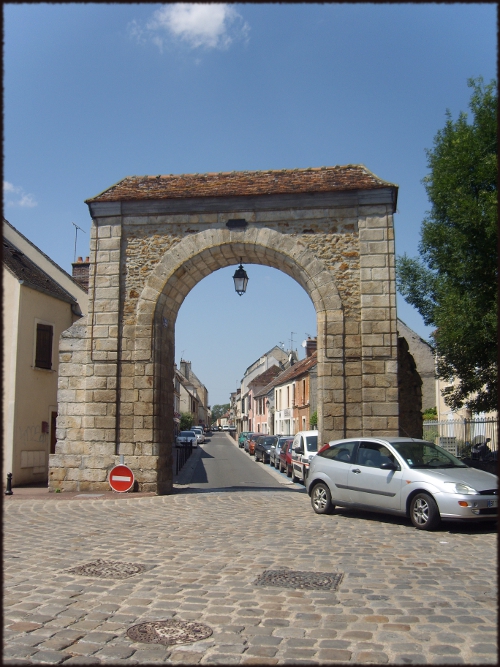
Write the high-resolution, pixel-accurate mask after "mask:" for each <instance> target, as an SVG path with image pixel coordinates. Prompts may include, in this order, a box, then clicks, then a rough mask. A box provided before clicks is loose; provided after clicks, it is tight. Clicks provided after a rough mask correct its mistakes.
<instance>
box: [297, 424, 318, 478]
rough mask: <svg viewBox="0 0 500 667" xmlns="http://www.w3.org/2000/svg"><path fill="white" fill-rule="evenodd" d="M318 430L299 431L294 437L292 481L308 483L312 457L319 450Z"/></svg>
mask: <svg viewBox="0 0 500 667" xmlns="http://www.w3.org/2000/svg"><path fill="white" fill-rule="evenodd" d="M318 436H319V432H318V431H299V432H298V433H296V434H295V435H294V437H293V445H292V482H298V481H301V482H302V483H303V484H305V483H306V477H307V473H308V472H309V464H310V462H311V459H312V458H313V457H314V456H316V454H317V452H318Z"/></svg>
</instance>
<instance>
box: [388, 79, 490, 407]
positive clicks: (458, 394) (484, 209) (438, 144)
mask: <svg viewBox="0 0 500 667" xmlns="http://www.w3.org/2000/svg"><path fill="white" fill-rule="evenodd" d="M468 85H469V87H470V88H472V95H471V98H470V102H469V107H470V110H471V112H472V118H471V122H470V123H469V122H468V119H467V114H466V113H464V112H462V113H460V115H459V117H458V120H457V121H456V122H454V121H453V120H452V118H451V114H450V112H449V111H447V112H446V116H447V120H446V124H445V127H444V129H442V130H439V131H438V133H437V135H436V137H435V139H434V147H433V149H432V150H428V151H426V152H427V158H428V167H429V169H430V173H429V174H428V175H427V176H426V177H425V178H424V179H423V183H424V186H425V188H426V191H427V195H428V197H429V201H430V202H431V205H432V208H431V211H430V212H429V213H428V217H426V218H425V219H424V221H423V224H422V230H421V241H420V244H419V252H420V258H419V259H412V258H409V257H407V256H406V255H403V256H402V257H398V260H397V266H396V274H397V282H398V289H399V291H400V293H401V294H402V295H403V296H404V298H405V299H406V301H408V303H410V304H412V305H413V306H415V307H416V308H417V310H418V311H419V312H420V314H421V315H422V317H423V319H424V322H425V324H427V325H432V326H435V327H436V329H435V331H434V332H433V334H432V339H433V344H434V348H435V351H436V358H437V374H438V376H439V377H440V378H442V379H443V380H446V381H448V382H453V383H454V384H453V385H452V386H450V387H449V388H447V389H445V391H444V392H443V394H444V398H445V401H446V403H447V405H449V406H450V407H451V408H452V409H454V410H456V409H459V408H461V407H463V406H466V407H468V408H469V409H471V410H472V411H473V412H482V411H489V410H496V409H497V262H498V256H497V255H498V253H497V215H498V214H497V173H498V168H497V92H496V82H495V81H492V82H491V83H490V84H488V85H484V84H483V80H482V78H478V79H470V80H469V81H468Z"/></svg>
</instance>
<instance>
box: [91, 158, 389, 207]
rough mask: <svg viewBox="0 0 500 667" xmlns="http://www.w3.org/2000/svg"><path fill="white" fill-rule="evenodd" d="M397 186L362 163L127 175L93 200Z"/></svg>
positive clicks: (171, 197)
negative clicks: (265, 169)
mask: <svg viewBox="0 0 500 667" xmlns="http://www.w3.org/2000/svg"><path fill="white" fill-rule="evenodd" d="M387 187H397V186H396V185H394V184H393V183H388V182H387V181H383V180H382V179H380V178H378V177H377V176H375V174H373V173H372V172H371V171H369V170H368V169H367V168H366V167H365V166H364V165H361V164H348V165H344V166H335V167H309V168H308V169H276V170H268V171H225V172H219V173H214V172H210V173H207V174H168V175H165V176H161V175H160V176H127V177H126V178H124V179H123V180H121V181H119V182H118V183H116V184H115V185H112V186H111V187H110V188H108V189H106V190H104V192H101V193H100V194H98V195H97V196H95V197H92V198H90V199H87V200H86V203H90V202H104V201H133V200H142V199H185V198H189V197H231V196H246V195H272V194H300V193H306V192H335V191H342V190H373V189H377V188H387Z"/></svg>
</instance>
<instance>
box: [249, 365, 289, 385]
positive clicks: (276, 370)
mask: <svg viewBox="0 0 500 667" xmlns="http://www.w3.org/2000/svg"><path fill="white" fill-rule="evenodd" d="M281 372H282V369H281V368H280V367H279V366H270V367H269V368H268V369H267V371H264V372H263V373H261V374H260V375H257V377H255V378H254V379H253V380H252V381H251V382H249V383H248V388H249V389H254V388H255V387H265V385H266V384H269V382H271V380H273V379H274V378H275V377H277V376H278V375H279V374H280V373H281Z"/></svg>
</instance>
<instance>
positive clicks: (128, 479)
mask: <svg viewBox="0 0 500 667" xmlns="http://www.w3.org/2000/svg"><path fill="white" fill-rule="evenodd" d="M111 479H112V480H113V482H131V481H132V477H124V476H123V475H113V476H112V477H111Z"/></svg>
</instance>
